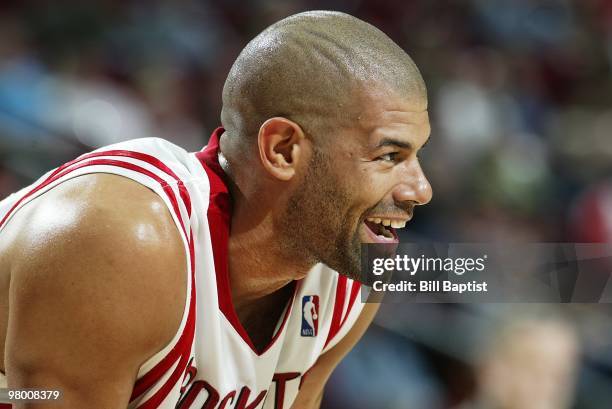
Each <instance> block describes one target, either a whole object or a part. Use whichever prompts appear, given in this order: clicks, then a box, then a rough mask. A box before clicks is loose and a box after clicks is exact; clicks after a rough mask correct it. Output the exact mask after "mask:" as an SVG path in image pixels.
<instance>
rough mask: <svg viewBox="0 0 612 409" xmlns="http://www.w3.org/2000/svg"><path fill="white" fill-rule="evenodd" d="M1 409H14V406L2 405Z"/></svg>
mask: <svg viewBox="0 0 612 409" xmlns="http://www.w3.org/2000/svg"><path fill="white" fill-rule="evenodd" d="M0 409H13V405H11V404H10V403H0Z"/></svg>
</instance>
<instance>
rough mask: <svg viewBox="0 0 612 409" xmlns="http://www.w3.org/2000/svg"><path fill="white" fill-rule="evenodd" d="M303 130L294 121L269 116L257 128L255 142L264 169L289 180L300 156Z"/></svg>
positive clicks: (279, 177)
mask: <svg viewBox="0 0 612 409" xmlns="http://www.w3.org/2000/svg"><path fill="white" fill-rule="evenodd" d="M303 141H304V132H303V131H302V128H301V127H300V126H299V125H298V124H296V123H295V122H293V121H291V120H289V119H287V118H282V117H275V118H270V119H268V120H267V121H265V122H264V123H263V124H262V125H261V127H260V128H259V134H258V135H257V143H258V146H259V156H260V160H261V162H262V165H263V167H264V169H266V170H267V171H268V173H269V174H270V175H271V176H272V177H274V178H276V179H279V180H283V181H287V180H290V179H291V178H292V177H293V176H294V175H295V172H296V165H297V163H298V161H299V159H300V156H301V146H300V145H301V144H302V143H303Z"/></svg>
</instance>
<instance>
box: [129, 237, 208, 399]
mask: <svg viewBox="0 0 612 409" xmlns="http://www.w3.org/2000/svg"><path fill="white" fill-rule="evenodd" d="M189 256H190V263H191V284H192V285H191V301H190V303H189V313H188V316H187V323H186V324H185V328H184V329H183V333H182V334H181V337H180V339H179V341H178V342H177V344H176V345H175V347H174V348H173V349H172V350H173V351H174V350H176V354H178V355H179V356H180V360H179V362H178V365H177V366H176V368H174V371H173V372H172V375H170V377H169V378H168V379H167V380H166V382H165V383H164V384H163V385H162V386H161V387H160V388H159V389H158V390H157V392H155V393H154V394H153V395H152V396H151V397H150V398H149V399H147V400H146V401H145V402H144V403H142V404H141V405H139V406H138V409H154V408H157V407H158V406H159V405H160V404H161V403H162V402H163V401H164V399H166V397H167V396H168V394H169V393H170V391H171V390H172V388H173V387H174V386H175V385H176V384H177V383H178V382H179V381H180V379H181V376H183V374H184V373H185V370H186V369H187V365H188V364H189V358H190V355H191V344H192V342H193V338H194V335H195V321H196V311H195V305H196V303H195V299H196V292H195V249H194V242H193V233H190V235H189ZM168 356H170V354H168ZM168 356H166V358H167V357H168ZM164 360H165V358H164ZM164 360H162V361H160V362H159V363H158V364H157V365H156V366H155V367H154V368H153V369H151V371H149V372H147V373H146V374H145V375H144V376H143V377H142V378H140V380H139V381H137V382H136V385H135V386H134V392H133V393H132V398H130V401H132V400H133V399H134V398H135V397H137V396H139V395H140V394H142V391H141V392H140V393H138V394H136V390H137V388H138V390H139V391H140V389H142V388H143V387H144V386H146V385H145V382H146V383H150V386H152V385H154V384H155V382H156V381H157V380H158V379H159V378H160V377H161V376H162V375H163V374H164V373H165V372H166V371H168V369H170V367H171V366H172V365H174V363H175V362H176V359H171V360H168V361H167V362H166V363H165V364H164V365H161V366H160V364H162V362H163V361H164ZM167 364H169V365H168V366H167V368H164V369H163V370H162V369H158V367H159V368H163V367H164V366H166V365H167ZM152 371H156V372H155V374H154V377H153V376H152V375H149V374H150V373H151V372H152ZM145 377H146V378H147V379H144V378H145ZM151 382H152V383H151ZM139 383H141V384H139ZM150 386H149V387H150ZM149 387H147V388H146V389H145V390H147V389H148V388H149Z"/></svg>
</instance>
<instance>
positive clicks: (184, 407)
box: [176, 381, 219, 409]
mask: <svg viewBox="0 0 612 409" xmlns="http://www.w3.org/2000/svg"><path fill="white" fill-rule="evenodd" d="M202 389H206V391H207V392H208V398H206V402H204V405H202V409H215V408H216V407H217V403H219V392H217V390H216V389H215V388H213V386H212V385H211V384H209V383H208V382H206V381H195V382H194V383H193V385H191V387H190V388H189V391H188V392H187V394H186V395H185V396H184V397H183V399H182V400H181V401H180V402H179V404H178V405H177V406H176V407H177V408H178V409H188V408H190V407H191V404H192V403H193V401H194V400H195V399H196V398H197V397H198V395H199V394H200V392H201V391H202Z"/></svg>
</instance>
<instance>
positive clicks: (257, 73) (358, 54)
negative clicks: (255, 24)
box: [221, 11, 426, 145]
mask: <svg viewBox="0 0 612 409" xmlns="http://www.w3.org/2000/svg"><path fill="white" fill-rule="evenodd" d="M373 84H380V85H386V86H388V87H390V88H391V89H392V90H393V91H394V92H396V93H397V94H398V95H400V96H405V97H407V98H419V99H421V100H426V90H425V84H424V82H423V79H422V78H421V75H420V73H419V71H418V69H417V67H416V65H415V64H414V62H413V61H412V59H411V58H410V57H409V56H408V55H407V54H406V53H405V52H404V51H403V50H402V49H401V48H400V47H399V46H398V45H397V44H395V43H394V42H393V41H392V40H391V39H390V38H389V37H387V36H386V35H385V34H384V33H383V32H382V31H380V30H378V29H377V28H376V27H374V26H372V25H370V24H368V23H366V22H364V21H361V20H359V19H357V18H355V17H352V16H350V15H348V14H344V13H340V12H332V11H309V12H305V13H300V14H296V15H293V16H290V17H287V18H285V19H283V20H281V21H279V22H277V23H275V24H273V25H272V26H270V27H268V28H267V29H266V30H264V31H263V32H262V33H261V34H259V35H258V36H257V37H256V38H255V39H253V40H252V41H251V42H250V43H249V44H248V45H247V46H246V47H245V48H244V50H243V51H242V52H241V53H240V55H239V56H238V59H237V60H236V62H235V63H234V65H233V66H232V69H231V71H230V73H229V75H228V77H227V80H226V82H225V86H224V88H223V110H222V113H221V121H222V124H223V126H224V127H225V129H226V130H227V131H228V134H229V135H230V136H231V137H232V138H236V137H237V138H236V139H234V142H238V140H240V141H241V142H245V141H247V140H249V141H254V140H255V138H254V137H255V136H256V135H257V133H258V130H259V127H260V126H261V124H262V123H263V122H264V121H265V120H267V119H268V118H271V117H275V116H280V117H285V118H288V119H291V120H293V121H295V122H296V123H298V124H299V125H300V126H301V127H302V128H303V130H304V132H306V133H309V134H317V133H318V132H317V131H321V130H323V129H326V128H327V127H328V126H342V125H343V124H350V123H351V122H352V121H354V120H355V119H356V118H357V117H358V115H359V112H360V109H361V107H360V106H359V104H358V103H356V96H357V95H356V93H357V92H359V91H360V90H361V89H362V88H363V87H364V86H365V85H373ZM251 138H252V139H251ZM249 145H250V144H249Z"/></svg>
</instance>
